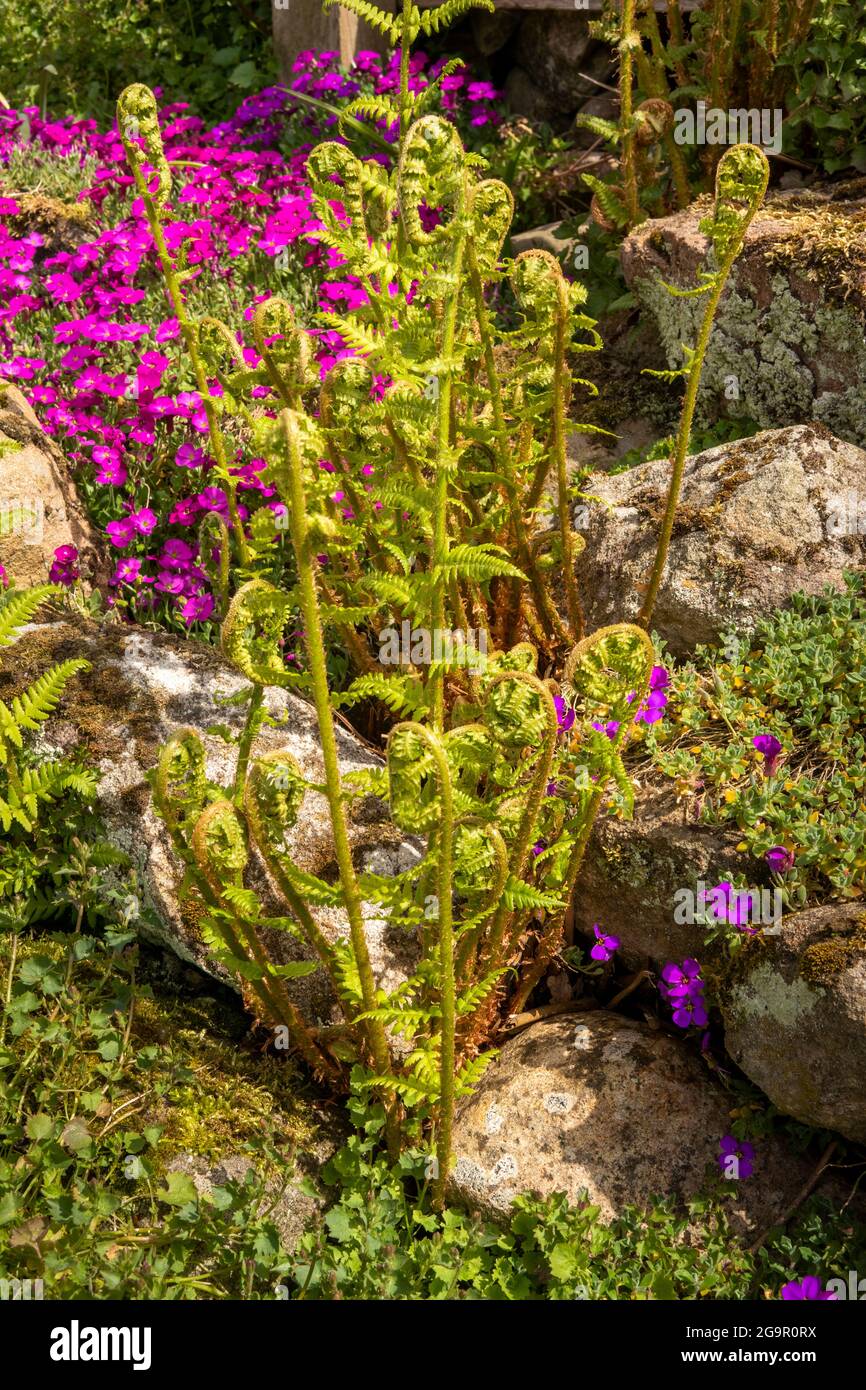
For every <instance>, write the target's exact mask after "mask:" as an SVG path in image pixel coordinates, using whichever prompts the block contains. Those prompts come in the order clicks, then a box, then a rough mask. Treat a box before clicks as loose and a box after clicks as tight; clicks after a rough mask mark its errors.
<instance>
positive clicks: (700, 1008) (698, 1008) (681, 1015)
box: [672, 994, 709, 1028]
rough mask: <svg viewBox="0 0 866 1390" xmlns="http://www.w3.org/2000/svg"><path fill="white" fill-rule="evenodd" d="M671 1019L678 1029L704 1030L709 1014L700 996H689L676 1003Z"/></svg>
mask: <svg viewBox="0 0 866 1390" xmlns="http://www.w3.org/2000/svg"><path fill="white" fill-rule="evenodd" d="M672 1019H673V1022H674V1023H675V1024H676V1025H677V1027H678V1028H691V1026H692V1025H693V1024H694V1026H695V1028H706V1026H707V1024H708V1023H709V1014H708V1013H707V1010H706V1007H705V1005H704V1001H703V999H702V998H701V997H700V995H697V994H690V995H687V996H686V997H685V998H683V999H681V1000H680V1001H679V1002H678V1004H677V1006H676V1008H675V1009H674V1011H673V1014H672Z"/></svg>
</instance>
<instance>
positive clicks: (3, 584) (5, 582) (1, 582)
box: [0, 565, 9, 589]
mask: <svg viewBox="0 0 866 1390" xmlns="http://www.w3.org/2000/svg"><path fill="white" fill-rule="evenodd" d="M8 588H9V576H8V575H7V573H6V571H5V569H4V568H3V566H2V565H0V589H8Z"/></svg>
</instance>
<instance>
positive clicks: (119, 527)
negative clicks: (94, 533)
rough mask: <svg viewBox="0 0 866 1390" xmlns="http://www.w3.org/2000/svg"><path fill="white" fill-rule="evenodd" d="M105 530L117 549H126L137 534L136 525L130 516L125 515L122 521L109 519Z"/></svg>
mask: <svg viewBox="0 0 866 1390" xmlns="http://www.w3.org/2000/svg"><path fill="white" fill-rule="evenodd" d="M105 531H106V535H107V536H108V539H109V540H110V541H111V544H112V545H113V546H114V547H115V548H116V549H117V550H125V548H126V547H127V546H128V545H129V544H130V542H131V541H132V539H133V537H134V535H135V527H134V525H133V524H132V522H131V521H130V519H129V517H128V516H125V517H123V518H122V520H120V521H109V523H108V525H107V526H106V528H105Z"/></svg>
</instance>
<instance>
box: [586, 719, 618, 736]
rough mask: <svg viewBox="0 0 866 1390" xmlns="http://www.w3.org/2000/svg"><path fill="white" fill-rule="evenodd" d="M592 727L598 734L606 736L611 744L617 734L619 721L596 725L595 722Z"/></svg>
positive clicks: (612, 720)
mask: <svg viewBox="0 0 866 1390" xmlns="http://www.w3.org/2000/svg"><path fill="white" fill-rule="evenodd" d="M592 727H593V728H594V729H598V732H599V733H600V734H607V736H608V738H609V739H610V740H611V742H613V740H614V739H615V738H616V736H617V734H618V733H619V720H618V719H609V720H608V721H607V723H606V724H597V723H596V722H595V721H593V725H592Z"/></svg>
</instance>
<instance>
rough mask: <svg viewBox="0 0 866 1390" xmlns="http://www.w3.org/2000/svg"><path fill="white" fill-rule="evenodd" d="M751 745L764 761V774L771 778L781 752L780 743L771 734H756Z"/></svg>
mask: <svg viewBox="0 0 866 1390" xmlns="http://www.w3.org/2000/svg"><path fill="white" fill-rule="evenodd" d="M752 744H753V746H754V747H755V748H757V750H758V752H759V753H760V754H761V755H762V757H763V759H764V772H765V773H766V775H767V776H768V777H772V775H773V773H774V772H775V770H776V764H777V763H778V761H779V754H780V753H781V751H782V745H781V743H780V742H779V740H778V739H777V738H776V737H775V736H774V735H773V734H756V735H755V737H754V738H753V739H752Z"/></svg>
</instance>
